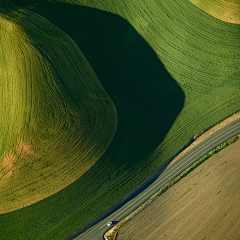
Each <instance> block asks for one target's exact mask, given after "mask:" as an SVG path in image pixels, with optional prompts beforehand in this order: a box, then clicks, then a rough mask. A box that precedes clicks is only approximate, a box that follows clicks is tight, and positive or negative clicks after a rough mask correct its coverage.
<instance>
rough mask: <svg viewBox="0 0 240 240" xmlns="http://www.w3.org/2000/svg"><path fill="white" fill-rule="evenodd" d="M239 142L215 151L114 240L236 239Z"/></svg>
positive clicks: (238, 234)
mask: <svg viewBox="0 0 240 240" xmlns="http://www.w3.org/2000/svg"><path fill="white" fill-rule="evenodd" d="M239 149H240V141H237V142H235V143H233V144H232V145H230V146H229V147H227V148H225V149H223V150H222V151H220V152H219V153H217V154H215V155H214V156H212V157H211V158H209V159H208V160H207V161H205V162H204V163H202V164H201V165H200V166H199V167H198V168H196V169H195V170H193V171H192V172H191V173H190V174H188V175H187V176H186V177H184V178H183V179H182V180H181V181H180V182H178V183H177V184H175V185H174V186H173V187H171V188H170V189H169V190H168V191H167V192H166V193H164V194H163V195H161V196H160V197H159V198H157V199H156V200H155V201H154V202H153V203H152V204H150V205H149V206H148V207H146V208H145V209H144V210H143V211H142V212H141V213H139V214H138V215H137V216H136V217H135V218H134V219H133V220H131V221H130V222H128V223H127V224H126V225H125V226H123V227H122V228H121V229H120V231H119V233H118V237H117V240H123V239H131V240H134V239H136V240H141V239H144V240H147V239H159V240H160V239H240V228H239V225H240V203H239V199H240V177H239V170H240V161H239V160H240V157H239Z"/></svg>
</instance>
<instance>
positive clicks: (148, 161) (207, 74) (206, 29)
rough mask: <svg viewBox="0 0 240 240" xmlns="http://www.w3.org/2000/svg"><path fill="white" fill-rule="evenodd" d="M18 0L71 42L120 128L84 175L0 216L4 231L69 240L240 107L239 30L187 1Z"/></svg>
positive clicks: (41, 237)
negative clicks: (93, 74) (109, 100)
mask: <svg viewBox="0 0 240 240" xmlns="http://www.w3.org/2000/svg"><path fill="white" fill-rule="evenodd" d="M14 2H15V3H18V4H22V6H23V7H28V8H29V9H32V10H33V11H35V12H37V13H39V14H40V15H42V16H44V17H45V18H47V19H48V20H50V21H51V22H52V23H54V24H55V25H56V26H58V27H59V28H61V29H62V30H63V31H65V32H66V33H67V34H68V35H70V36H71V37H72V38H73V40H74V41H75V42H76V43H77V45H78V46H79V47H80V49H81V50H82V51H83V53H84V55H85V56H86V58H87V60H88V61H89V63H90V64H91V66H92V67H93V69H94V71H95V72H96V74H97V76H98V78H99V80H100V81H101V83H102V85H103V86H104V88H105V89H106V90H107V92H108V93H109V95H110V97H111V98H112V99H113V101H114V103H115V105H116V107H117V110H118V129H117V132H116V135H115V137H114V140H113V142H112V143H111V145H110V147H109V148H108V150H107V151H106V153H105V154H104V155H103V157H102V158H101V159H100V160H99V161H98V162H97V163H96V164H95V165H94V167H92V168H91V169H90V170H89V171H88V172H87V173H86V174H84V175H83V176H82V177H81V178H80V179H79V180H78V181H76V182H75V183H73V184H71V185H70V186H69V187H68V188H65V189H64V190H62V191H60V192H59V193H58V194H56V195H54V196H53V197H50V198H48V199H46V200H44V201H42V202H39V203H37V204H34V205H32V206H30V207H27V208H24V209H21V210H19V211H15V212H13V213H9V214H6V215H2V216H1V218H0V221H1V223H4V226H3V228H4V229H5V232H6V233H9V232H10V230H9V229H12V224H15V227H14V229H15V231H16V232H15V233H17V235H18V236H19V238H23V239H31V238H36V239H45V238H47V237H48V238H50V239H62V238H64V237H66V236H67V235H69V234H71V233H72V232H73V231H74V230H76V229H77V228H78V227H80V226H81V225H82V224H84V223H85V222H87V221H88V220H90V219H91V218H92V217H94V216H95V215H96V214H97V213H98V212H100V211H101V210H103V209H104V208H105V207H107V206H108V205H109V204H111V203H112V202H113V201H115V200H116V199H118V198H119V197H120V196H121V195H122V194H124V193H126V192H127V191H129V190H130V189H131V188H132V187H134V186H135V185H136V184H137V183H139V182H140V181H142V180H143V179H144V178H145V177H146V176H147V175H148V174H150V173H151V172H152V171H153V170H154V169H156V168H157V167H158V166H160V165H161V164H162V163H163V162H164V161H166V159H168V157H170V156H171V155H172V154H173V153H175V152H177V151H178V150H179V149H180V148H181V147H182V146H184V145H185V144H186V143H187V142H188V141H189V139H190V138H191V137H192V136H193V135H194V134H196V133H198V132H200V131H202V130H203V129H205V128H207V127H208V126H210V125H212V124H213V123H215V122H216V121H218V120H219V119H221V118H223V117H225V116H227V115H229V114H230V113H232V112H234V111H236V110H238V109H239V107H240V104H239V97H240V96H239V69H238V66H239V49H240V48H239V47H240V46H239V41H238V38H239V28H238V27H237V26H235V25H232V24H228V23H224V22H221V21H219V20H216V19H214V18H212V17H211V16H209V15H208V14H205V13H203V12H202V11H201V10H200V9H198V8H197V7H196V6H194V5H193V4H192V3H190V2H189V1H185V0H178V1H174V2H171V3H169V1H158V2H156V1H153V0H152V1H144V0H135V1H131V2H129V1H107V0H106V1H80V0H79V1H71V2H72V3H73V2H75V3H77V4H78V5H75V4H73V5H71V4H69V2H70V1H61V2H62V3H60V1H58V3H50V1H33V0H32V1H30V0H29V1H21V2H20V1H18V0H14ZM64 2H65V3H64ZM179 9H180V10H181V11H180V10H179ZM116 14H117V15H116ZM119 16H121V17H119ZM124 19H125V20H124ZM126 20H127V21H126ZM165 69H167V71H166V70H165ZM169 73H170V74H169ZM175 81H176V82H175ZM178 84H179V85H180V86H181V88H182V89H183V91H184V93H183V92H182V90H181V89H180V88H179V86H178ZM183 101H184V106H183ZM182 107H183V109H182ZM181 109H182V111H181ZM180 111H181V113H180V114H179V112H180ZM173 123H174V124H173ZM172 124H173V125H172ZM162 140H164V141H162ZM43 212H44V213H45V214H46V212H47V213H48V214H47V215H45V217H43V216H42V213H43ZM46 216H47V217H46ZM32 220H33V221H32ZM22 222H24V224H21V223H22ZM10 223H11V225H10ZM15 233H14V234H15ZM2 236H3V237H5V236H8V237H9V239H11V238H13V237H14V235H9V234H8V235H5V233H4V232H3V233H2Z"/></svg>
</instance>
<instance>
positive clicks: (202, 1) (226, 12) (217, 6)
mask: <svg viewBox="0 0 240 240" xmlns="http://www.w3.org/2000/svg"><path fill="white" fill-rule="evenodd" d="M189 1H190V2H192V3H193V4H195V5H196V6H198V7H199V8H201V9H202V10H203V11H205V12H206V13H208V14H210V15H211V16H213V17H215V18H218V19H220V20H222V21H225V22H229V23H234V24H240V2H239V1H238V0H214V1H211V0H189Z"/></svg>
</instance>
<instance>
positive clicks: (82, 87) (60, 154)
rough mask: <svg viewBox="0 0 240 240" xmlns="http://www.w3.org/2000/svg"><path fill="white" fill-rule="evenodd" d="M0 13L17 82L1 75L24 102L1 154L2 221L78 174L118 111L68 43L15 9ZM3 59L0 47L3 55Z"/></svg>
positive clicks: (102, 143)
mask: <svg viewBox="0 0 240 240" xmlns="http://www.w3.org/2000/svg"><path fill="white" fill-rule="evenodd" d="M7 7H8V6H7ZM1 10H2V11H1V19H3V21H1V22H0V23H2V22H4V24H5V25H3V27H4V28H3V30H4V32H3V33H2V34H4V35H5V38H6V39H11V41H12V47H15V49H16V51H17V52H18V53H19V54H18V55H17V58H18V66H17V67H15V66H16V65H15V66H14V65H13V66H14V67H15V68H13V69H12V71H14V70H15V71H16V73H17V71H18V72H19V74H18V77H16V76H14V77H13V76H12V75H11V73H10V71H9V70H8V69H7V68H5V69H4V68H3V71H4V70H5V76H8V78H10V79H11V81H12V82H13V84H16V85H20V88H19V89H18V95H19V96H20V97H22V99H23V101H22V102H18V108H19V109H18V113H17V114H18V115H17V114H16V113H15V114H16V116H18V118H19V117H20V118H22V121H21V122H18V124H17V125H18V127H17V129H18V131H16V130H15V134H14V135H13V136H12V139H11V142H12V144H11V145H10V144H9V145H8V146H7V147H5V151H4V152H2V168H1V175H0V177H1V180H0V181H1V190H0V191H1V202H0V205H1V213H4V212H8V211H12V210H15V209H18V208H21V207H23V206H26V205H30V204H32V203H34V202H36V201H39V200H42V199H43V198H46V197H48V196H49V195H52V194H54V193H56V192H58V191H59V190H61V189H62V188H64V187H65V186H67V185H69V184H70V183H72V182H73V181H75V180H76V179H77V178H79V177H80V176H81V175H82V174H84V173H85V172H86V171H87V170H88V169H89V168H90V167H91V166H92V165H93V164H94V163H95V162H96V161H97V160H98V159H99V157H100V156H101V155H102V154H103V153H104V151H105V150H106V148H107V147H108V145H109V144H110V142H111V140H112V137H113V136H114V134H115V130H116V111H115V108H114V105H113V103H112V102H111V99H110V98H109V97H108V95H107V94H106V92H105V91H104V89H103V88H102V86H101V85H100V83H99V81H98V79H97V77H96V75H95V74H94V72H93V71H92V69H91V67H90V66H89V64H88V62H87V61H86V59H85V57H84V56H83V54H82V53H81V52H80V50H79V49H78V48H77V46H76V45H75V44H74V43H73V42H72V40H71V39H70V38H69V37H68V36H67V35H65V34H64V33H62V32H61V31H60V30H58V29H57V28H56V27H54V26H53V25H51V24H50V23H49V22H47V21H45V20H44V19H42V18H41V17H39V16H37V15H36V14H32V13H29V12H27V11H25V10H23V9H18V7H16V6H14V5H12V6H11V8H7V11H6V9H4V10H3V9H1ZM15 20H16V21H15ZM6 23H7V24H6ZM37 24H40V25H41V26H42V25H44V27H45V28H46V29H45V31H41V32H40V34H39V33H38V32H39V27H38V26H36V25H37ZM9 26H14V27H12V28H11V29H9ZM10 31H11V32H10ZM41 41H42V43H41ZM6 42H7V40H6ZM3 43H4V42H3ZM39 46H40V47H39ZM4 47H5V48H4ZM9 51H11V49H10V50H9V49H8V45H7V44H6V45H3V49H2V55H3V56H6V54H7V53H8V52H9ZM10 56H11V55H10ZM8 57H9V56H8ZM11 64H13V62H12V63H11ZM63 66H64V67H63ZM63 69H64V70H63ZM67 69H68V71H66V70H67ZM25 74H27V75H28V76H29V77H27V78H26V77H25ZM3 83H4V82H3ZM5 84H8V82H7V78H6V77H5ZM24 85H25V86H24ZM3 86H4V85H3ZM11 91H12V92H13V90H12V89H11V88H10V87H8V88H7V89H6V93H5V96H4V92H3V95H2V97H5V101H6V102H7V94H8V92H11ZM92 96H94V97H92ZM98 96H99V97H98ZM15 104H16V103H15ZM12 105H13V106H11V107H12V108H13V109H14V107H15V105H14V103H12ZM23 113H24V114H23ZM5 114H7V112H6V113H5ZM100 116H102V117H100ZM13 119H14V117H13ZM14 120H15V121H16V120H17V119H14ZM3 126H4V124H3ZM6 129H7V128H6ZM11 130H12V129H11ZM14 139H15V140H14ZM14 142H15V143H14ZM26 173H27V174H26Z"/></svg>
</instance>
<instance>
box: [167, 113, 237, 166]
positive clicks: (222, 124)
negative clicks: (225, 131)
mask: <svg viewBox="0 0 240 240" xmlns="http://www.w3.org/2000/svg"><path fill="white" fill-rule="evenodd" d="M238 119H240V112H238V113H236V114H234V115H233V116H231V117H229V118H227V119H225V120H224V121H222V122H220V123H219V124H217V125H216V126H214V127H212V128H210V129H209V130H208V131H206V132H204V133H202V134H200V135H199V136H196V139H195V141H194V142H193V143H192V144H191V145H190V146H189V147H187V148H186V149H185V150H183V151H182V152H181V153H180V154H178V155H177V156H176V157H175V158H174V159H173V160H172V161H171V163H170V164H169V165H168V166H170V165H171V164H173V163H174V162H176V161H177V160H178V159H179V158H180V157H181V156H183V155H184V154H185V153H186V152H187V151H189V150H190V149H192V148H193V147H195V146H196V145H198V144H199V143H200V142H202V141H203V140H205V139H206V138H208V137H209V136H210V135H212V134H213V133H215V132H217V131H218V130H220V129H222V128H224V127H225V126H227V125H228V124H230V123H232V122H234V121H236V120H238Z"/></svg>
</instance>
